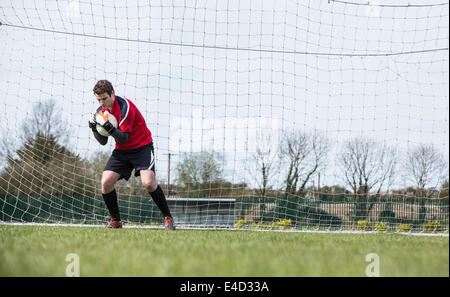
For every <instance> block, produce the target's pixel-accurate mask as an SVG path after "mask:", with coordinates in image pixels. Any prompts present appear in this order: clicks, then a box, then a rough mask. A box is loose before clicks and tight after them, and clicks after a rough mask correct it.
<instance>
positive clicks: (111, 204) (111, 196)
mask: <svg viewBox="0 0 450 297" xmlns="http://www.w3.org/2000/svg"><path fill="white" fill-rule="evenodd" d="M102 196H103V200H105V204H106V207H107V208H108V210H109V214H110V215H111V218H113V219H114V220H116V221H120V215H119V204H118V203H117V193H116V189H114V190H112V192H110V193H108V194H102Z"/></svg>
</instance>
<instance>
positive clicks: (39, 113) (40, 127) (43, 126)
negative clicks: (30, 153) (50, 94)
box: [22, 99, 68, 144]
mask: <svg viewBox="0 0 450 297" xmlns="http://www.w3.org/2000/svg"><path fill="white" fill-rule="evenodd" d="M62 116H65V114H64V113H62V112H61V111H60V110H58V109H57V108H56V103H55V101H54V100H52V99H50V100H47V101H42V102H38V103H35V104H34V106H33V113H32V114H31V116H30V117H29V118H27V119H26V120H25V121H24V122H23V124H22V133H23V135H22V140H23V141H24V142H29V141H31V140H33V139H34V138H35V137H37V136H39V137H43V138H45V139H50V138H53V139H55V140H56V141H57V142H59V143H61V144H65V143H66V142H67V140H68V125H67V121H64V119H63V118H62Z"/></svg>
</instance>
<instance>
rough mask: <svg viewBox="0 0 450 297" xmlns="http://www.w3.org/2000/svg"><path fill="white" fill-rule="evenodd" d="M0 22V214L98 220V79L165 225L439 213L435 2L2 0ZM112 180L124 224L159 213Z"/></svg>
mask: <svg viewBox="0 0 450 297" xmlns="http://www.w3.org/2000/svg"><path fill="white" fill-rule="evenodd" d="M0 22H1V25H0V38H1V40H2V47H1V49H0V61H1V66H0V70H1V71H0V98H1V99H0V102H1V104H0V111H1V112H2V113H3V115H4V116H3V117H1V118H0V123H1V146H0V157H1V163H0V164H1V167H0V221H2V222H45V223H55V222H56V223H66V222H69V223H88V224H98V223H101V224H103V223H104V222H105V220H106V219H107V210H106V207H105V205H104V203H103V200H102V198H101V193H100V176H101V172H102V170H103V167H104V165H105V163H106V160H107V158H108V157H109V154H110V152H111V151H112V150H113V148H114V146H113V142H114V141H112V139H110V140H109V143H108V145H107V146H105V147H102V146H100V145H99V144H98V143H97V141H96V140H95V139H94V138H93V136H92V133H91V132H90V130H89V128H88V126H87V123H88V119H89V117H90V116H91V114H92V112H94V111H95V109H96V108H97V105H98V103H97V102H96V100H95V97H94V96H93V93H92V88H93V86H94V85H95V83H96V82H97V80H99V79H108V80H109V81H111V82H112V83H113V85H114V88H115V91H116V94H117V95H119V96H123V97H126V98H129V99H130V100H132V101H133V102H134V103H135V104H136V105H137V107H138V108H139V109H140V111H141V113H142V114H143V116H144V118H145V119H146V121H147V125H148V127H149V129H150V130H151V132H152V134H153V138H154V144H155V153H156V158H157V163H156V172H157V178H158V181H159V183H160V185H161V186H162V188H163V189H164V191H165V193H166V196H169V198H168V202H169V206H170V207H171V209H172V212H173V214H174V217H175V220H176V222H178V224H179V225H186V226H204V227H213V228H214V227H244V228H246V227H251V228H295V229H305V228H306V229H354V228H375V226H377V224H378V226H381V227H383V225H385V226H386V227H387V228H390V230H395V228H396V226H397V227H398V226H400V225H405V226H404V228H407V226H408V225H409V226H410V227H411V228H412V229H414V230H424V228H425V227H424V226H436V225H437V226H439V228H440V229H445V228H448V159H449V155H448V151H449V140H448V139H449V132H448V131H449V121H448V111H449V110H448V109H449V96H448V87H449V81H448V3H439V2H435V1H414V3H411V1H369V3H367V1H354V2H348V1H328V0H321V1H237V0H236V1H232V0H229V1H206V0H205V1H158V2H154V3H153V2H152V3H149V2H148V1H140V0H134V1H126V2H117V1H101V2H100V3H97V2H95V1H92V2H91V1H82V0H80V1H78V0H73V1H42V2H41V1H40V2H20V3H18V2H17V1H2V2H1V5H0ZM117 190H118V193H119V206H120V210H121V214H122V218H123V220H124V221H125V222H126V223H128V224H147V225H150V224H160V223H161V215H160V213H159V210H158V209H157V208H156V206H155V205H153V202H152V201H151V199H150V197H149V195H148V193H146V192H145V191H144V189H143V187H142V186H141V185H140V181H139V180H138V179H134V178H131V179H130V180H129V181H128V182H124V181H121V182H120V183H119V184H118V185H117ZM358 223H359V224H358ZM379 223H382V224H379ZM381 227H380V228H381Z"/></svg>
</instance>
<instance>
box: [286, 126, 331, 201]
mask: <svg viewBox="0 0 450 297" xmlns="http://www.w3.org/2000/svg"><path fill="white" fill-rule="evenodd" d="M329 150H330V142H329V140H328V139H327V138H326V136H325V135H324V134H322V133H320V132H319V131H317V130H315V131H313V132H309V133H308V132H303V131H300V130H293V131H291V132H285V133H284V135H283V137H282V140H281V143H280V149H279V151H280V159H281V161H282V162H283V163H287V168H288V171H287V176H286V179H285V194H286V197H287V196H289V195H305V194H306V193H305V191H306V185H307V183H308V181H309V180H310V179H311V178H312V177H313V176H314V175H315V174H317V173H318V172H319V171H320V170H321V169H322V168H324V166H325V165H326V161H327V156H328V152H329Z"/></svg>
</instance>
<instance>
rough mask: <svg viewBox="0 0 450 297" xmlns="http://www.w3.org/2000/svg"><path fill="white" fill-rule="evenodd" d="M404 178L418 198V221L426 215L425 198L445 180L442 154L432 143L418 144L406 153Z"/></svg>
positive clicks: (444, 164)
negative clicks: (413, 186)
mask: <svg viewBox="0 0 450 297" xmlns="http://www.w3.org/2000/svg"><path fill="white" fill-rule="evenodd" d="M403 169H404V173H405V176H406V179H407V180H409V181H410V182H412V183H413V184H414V185H415V186H416V189H415V195H416V197H417V198H418V200H419V203H420V209H419V222H420V223H423V222H424V221H425V218H426V216H427V208H426V200H428V199H429V198H431V196H432V195H433V193H434V192H435V191H436V189H438V188H439V186H440V185H441V183H442V182H443V181H444V180H445V178H448V177H446V176H445V175H446V172H447V174H448V167H447V164H446V162H445V159H444V156H443V155H442V153H441V152H439V151H438V150H437V149H436V147H435V146H434V145H432V144H430V145H427V144H419V145H418V146H417V147H415V148H414V149H413V150H412V151H409V152H408V153H407V156H406V159H405V163H404V166H403Z"/></svg>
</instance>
